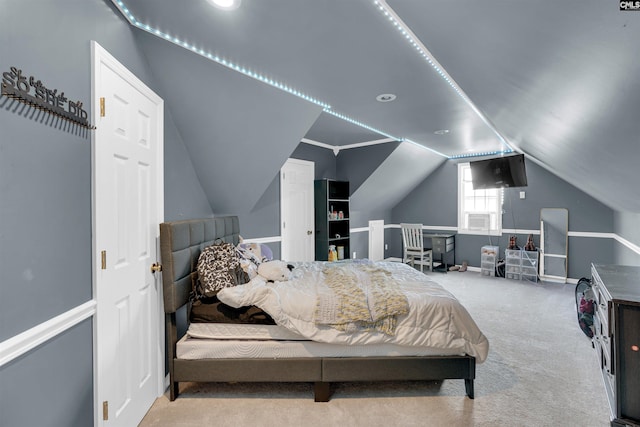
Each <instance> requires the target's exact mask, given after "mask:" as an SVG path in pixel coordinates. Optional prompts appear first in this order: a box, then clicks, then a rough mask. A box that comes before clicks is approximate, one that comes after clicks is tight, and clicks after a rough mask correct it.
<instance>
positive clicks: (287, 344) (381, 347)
mask: <svg viewBox="0 0 640 427" xmlns="http://www.w3.org/2000/svg"><path fill="white" fill-rule="evenodd" d="M450 355H462V354H461V353H460V352H459V351H456V350H443V349H440V348H432V347H412V346H403V345H397V344H391V343H383V344H370V345H343V344H329V343H322V342H315V341H309V340H306V339H304V338H303V337H301V336H300V335H297V334H295V333H293V332H289V331H288V330H287V329H285V328H283V327H281V326H277V325H250V324H205V323H203V324H194V323H192V324H191V325H189V331H188V333H187V334H186V335H185V336H184V337H182V338H181V339H180V341H178V343H177V346H176V356H177V358H178V359H187V360H197V359H245V358H251V359H284V358H301V357H373V356H377V357H386V356H450Z"/></svg>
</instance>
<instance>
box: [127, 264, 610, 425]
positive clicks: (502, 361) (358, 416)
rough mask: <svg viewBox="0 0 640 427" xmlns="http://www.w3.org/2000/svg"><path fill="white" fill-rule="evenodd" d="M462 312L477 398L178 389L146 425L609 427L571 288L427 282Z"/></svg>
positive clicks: (477, 278) (447, 277)
mask: <svg viewBox="0 0 640 427" xmlns="http://www.w3.org/2000/svg"><path fill="white" fill-rule="evenodd" d="M428 274H429V275H430V276H432V277H433V278H434V279H436V280H438V281H439V282H440V283H442V284H443V285H444V286H445V288H447V289H448V290H449V291H450V292H452V293H453V294H454V295H455V296H456V297H458V299H459V300H460V301H461V302H462V303H463V304H464V306H465V307H466V308H467V310H468V311H469V312H470V313H471V315H472V316H473V318H474V319H475V320H476V322H477V323H478V326H479V327H480V329H481V330H482V331H483V332H484V334H485V335H486V336H487V338H488V339H489V342H490V345H491V349H490V351H489V357H488V359H487V361H486V362H484V363H482V364H479V365H477V368H476V380H475V399H474V400H471V399H469V398H467V397H466V396H465V391H464V381H462V380H446V381H443V382H437V383H436V382H393V383H343V384H335V385H334V388H333V390H334V392H333V395H332V398H331V401H330V402H328V403H315V402H314V401H313V389H312V384H289V383H287V384H263V383H259V384H206V383H205V384H182V385H181V394H180V397H178V399H177V400H176V401H174V402H169V399H168V393H166V394H165V395H164V396H162V397H161V398H159V399H157V400H156V402H155V403H154V405H153V406H152V408H151V409H150V410H149V412H148V413H147V415H146V416H145V418H144V419H143V421H142V423H141V424H140V425H141V426H185V427H187V426H189V427H190V426H213V425H227V426H256V427H258V426H274V427H275V426H303V425H304V426H345V427H346V426H367V427H375V426H576V427H578V426H581V427H591V426H593V427H598V426H608V425H609V416H610V413H609V406H608V402H607V398H606V395H605V391H604V386H603V384H602V378H601V377H600V373H599V364H598V361H597V358H596V354H595V351H594V350H593V349H592V348H591V343H590V341H589V339H588V338H587V337H585V336H584V334H583V333H582V331H581V330H580V328H579V327H578V325H577V320H576V312H575V302H574V285H560V284H555V283H553V284H552V283H530V282H519V281H514V280H508V279H503V278H498V279H494V278H488V277H483V276H481V275H480V274H479V273H477V272H471V271H466V272H464V273H461V272H449V273H446V274H444V273H428Z"/></svg>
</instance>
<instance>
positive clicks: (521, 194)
mask: <svg viewBox="0 0 640 427" xmlns="http://www.w3.org/2000/svg"><path fill="white" fill-rule="evenodd" d="M520 198H521V199H524V191H521V192H520Z"/></svg>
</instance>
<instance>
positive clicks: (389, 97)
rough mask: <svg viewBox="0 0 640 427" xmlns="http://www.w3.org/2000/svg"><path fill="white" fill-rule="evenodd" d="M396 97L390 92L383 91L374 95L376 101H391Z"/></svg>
mask: <svg viewBox="0 0 640 427" xmlns="http://www.w3.org/2000/svg"><path fill="white" fill-rule="evenodd" d="M394 99H396V96H395V95H394V94H392V93H383V94H380V95H378V96H376V101H378V102H391V101H393V100H394Z"/></svg>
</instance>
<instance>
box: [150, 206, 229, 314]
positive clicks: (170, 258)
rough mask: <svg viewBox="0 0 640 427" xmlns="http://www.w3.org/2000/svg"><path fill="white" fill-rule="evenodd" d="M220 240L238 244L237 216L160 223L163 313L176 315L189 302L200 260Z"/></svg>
mask: <svg viewBox="0 0 640 427" xmlns="http://www.w3.org/2000/svg"><path fill="white" fill-rule="evenodd" d="M217 239H221V240H223V241H225V242H229V243H233V244H234V245H237V244H238V242H239V239H240V225H239V222H238V217H237V216H223V217H217V218H204V219H190V220H182V221H173V222H163V223H162V224H160V257H161V263H162V285H163V288H164V290H163V293H164V312H165V313H174V312H175V311H176V310H177V309H178V308H180V307H182V306H183V305H185V304H186V303H187V302H188V301H189V293H190V292H191V281H192V278H193V277H194V275H195V274H197V273H196V271H197V270H196V267H197V264H198V257H199V256H200V252H201V251H202V249H204V248H205V247H207V246H209V245H212V244H213V243H214V242H215V241H216V240H217Z"/></svg>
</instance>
